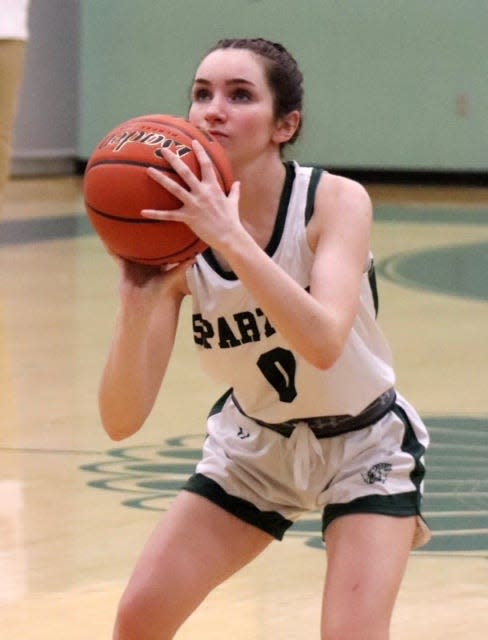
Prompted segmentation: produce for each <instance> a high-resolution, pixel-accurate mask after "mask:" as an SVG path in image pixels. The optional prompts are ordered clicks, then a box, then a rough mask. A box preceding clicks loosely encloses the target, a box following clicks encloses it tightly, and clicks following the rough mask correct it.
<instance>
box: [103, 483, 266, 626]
mask: <svg viewBox="0 0 488 640" xmlns="http://www.w3.org/2000/svg"><path fill="white" fill-rule="evenodd" d="M272 540H273V538H272V537H271V536H270V535H268V534H267V533H265V532H263V531H261V530H259V529H257V528H256V527H253V526H252V525H250V524H247V523H245V522H243V521H241V520H239V519H238V518H237V517H235V516H233V515H232V514H229V513H227V512H226V511H224V510H223V509H221V508H220V507H218V506H217V505H215V504H213V503H212V502H209V501H208V500H207V499H205V498H203V497H201V496H198V495H195V494H192V493H189V492H186V491H182V492H181V493H180V494H179V496H178V497H177V498H176V500H175V501H174V503H173V505H172V507H171V508H170V509H169V510H168V511H167V512H166V514H165V515H164V517H163V518H162V520H161V522H160V523H159V525H158V526H157V527H156V529H155V530H154V532H153V534H152V535H151V536H150V538H149V539H148V541H147V543H146V545H145V547H144V549H143V551H142V554H141V556H140V558H139V560H138V562H137V564H136V567H135V569H134V572H133V574H132V576H131V579H130V581H129V584H128V586H127V589H126V591H125V593H124V595H123V597H122V601H121V604H120V607H119V615H118V621H117V625H116V626H118V627H119V628H122V627H126V626H127V625H130V626H131V628H132V630H133V631H135V632H136V633H135V636H136V637H138V638H153V637H154V638H171V637H173V634H174V633H175V631H176V630H177V629H178V627H179V626H180V625H181V624H182V623H183V622H184V620H185V619H186V618H187V617H188V616H189V615H190V613H191V612H192V611H193V610H194V609H195V608H196V607H197V606H198V605H199V604H200V602H202V600H203V599H204V598H205V597H206V596H207V595H208V593H209V592H210V591H211V590H212V589H213V588H214V587H216V586H217V585H218V584H220V583H221V582H223V581H224V580H225V579H226V578H228V577H230V576H231V575H232V574H234V573H235V572H236V571H238V570H239V569H241V568H242V567H243V566H245V565H246V564H248V563H249V562H250V561H251V560H253V559H254V558H255V557H256V556H257V555H258V554H259V553H260V552H261V551H263V550H264V549H265V548H266V547H267V546H268V544H269V543H270V542H271V541H272ZM151 633H154V635H151ZM115 637H116V638H118V637H121V638H123V637H125V635H124V634H123V633H122V632H120V634H119V635H117V633H116V635H115ZM127 637H130V636H127Z"/></svg>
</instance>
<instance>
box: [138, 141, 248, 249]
mask: <svg viewBox="0 0 488 640" xmlns="http://www.w3.org/2000/svg"><path fill="white" fill-rule="evenodd" d="M193 150H194V152H195V155H196V157H197V159H198V162H199V164H200V169H201V176H202V177H201V179H199V178H198V177H197V176H196V175H195V174H194V173H193V171H192V170H191V169H190V168H189V167H188V166H187V165H186V164H185V163H184V162H183V160H181V158H179V157H178V156H177V155H176V154H175V153H173V152H172V151H169V150H168V149H163V150H162V154H163V156H164V159H165V160H166V161H167V162H168V163H169V164H170V166H171V167H172V168H173V169H174V170H175V171H176V173H177V174H178V175H179V176H180V178H181V179H182V180H183V181H184V183H185V184H186V186H187V188H185V187H184V186H181V185H180V184H178V183H177V182H175V181H174V180H172V179H171V178H170V177H168V176H167V175H166V174H165V173H164V172H162V171H159V170H158V169H155V168H153V167H150V168H148V170H147V173H148V175H149V176H150V177H151V178H152V179H153V180H154V181H155V182H157V183H158V184H160V185H161V186H162V187H163V188H164V189H166V190H167V191H169V192H170V193H171V194H173V195H174V196H175V197H176V198H178V200H180V201H181V202H182V206H181V207H180V208H179V209H173V210H165V211H159V210H155V209H143V210H142V211H141V215H142V216H143V217H145V218H151V219H153V220H170V221H174V222H183V223H185V224H186V225H188V226H189V227H190V229H191V230H192V231H193V232H194V233H195V234H196V235H197V236H198V237H199V238H201V239H202V240H203V241H204V242H206V243H207V244H208V245H209V246H211V247H213V248H214V249H216V250H221V251H222V252H223V253H225V245H226V244H227V243H229V242H230V241H231V240H230V238H232V237H233V236H234V235H236V236H237V235H239V233H241V232H242V230H243V227H242V225H241V222H240V220H239V188H240V183H239V182H234V184H233V185H232V187H231V190H230V192H229V194H228V195H226V194H225V192H224V191H223V189H222V187H221V186H220V184H219V182H218V180H217V176H216V173H215V170H214V167H213V164H212V161H211V159H210V157H209V156H208V154H207V152H206V151H205V149H204V148H203V146H202V145H201V144H200V143H199V142H198V141H197V140H194V141H193Z"/></svg>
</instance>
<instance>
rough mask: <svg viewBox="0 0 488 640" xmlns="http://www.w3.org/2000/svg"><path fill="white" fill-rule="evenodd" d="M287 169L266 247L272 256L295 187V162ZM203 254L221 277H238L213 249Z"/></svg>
mask: <svg viewBox="0 0 488 640" xmlns="http://www.w3.org/2000/svg"><path fill="white" fill-rule="evenodd" d="M285 169H286V176H285V182H284V185H283V190H282V192H281V196H280V203H279V206H278V212H277V214H276V220H275V224H274V228H273V233H272V234H271V238H270V240H269V242H268V245H267V246H266V248H265V252H266V253H267V254H268V255H269V256H270V257H273V254H274V252H275V251H276V249H277V247H278V245H279V243H280V240H281V237H282V235H283V230H284V228H285V222H286V215H287V212H288V205H289V204H290V197H291V192H292V188H293V183H294V181H295V167H294V165H293V163H292V162H286V163H285ZM202 255H203V257H204V258H205V260H206V262H207V263H208V264H209V266H210V267H211V268H212V269H213V270H214V271H215V272H216V273H218V274H219V276H220V277H221V278H224V279H225V280H237V279H238V278H237V276H236V274H235V273H234V272H233V271H225V269H223V268H222V267H221V266H220V264H219V263H218V261H217V259H216V258H215V256H214V254H213V252H212V250H211V249H207V250H206V251H204V252H203V254H202Z"/></svg>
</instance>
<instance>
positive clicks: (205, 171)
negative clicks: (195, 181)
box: [192, 140, 217, 182]
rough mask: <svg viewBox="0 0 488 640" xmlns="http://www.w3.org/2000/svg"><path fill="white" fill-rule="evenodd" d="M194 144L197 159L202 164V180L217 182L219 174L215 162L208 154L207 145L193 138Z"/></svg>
mask: <svg viewBox="0 0 488 640" xmlns="http://www.w3.org/2000/svg"><path fill="white" fill-rule="evenodd" d="M192 146H193V151H194V152H195V155H196V157H197V160H198V162H199V164H200V169H201V172H202V180H214V181H215V182H217V174H216V172H215V166H214V163H213V162H212V160H211V158H210V156H209V155H208V153H207V151H206V149H205V147H204V146H203V145H202V144H201V143H200V142H199V141H198V140H193V143H192Z"/></svg>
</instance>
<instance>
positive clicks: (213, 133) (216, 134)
mask: <svg viewBox="0 0 488 640" xmlns="http://www.w3.org/2000/svg"><path fill="white" fill-rule="evenodd" d="M208 133H209V134H210V135H211V136H212V138H217V139H218V138H228V136H227V135H226V134H225V133H222V131H214V130H213V129H209V131H208Z"/></svg>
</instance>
